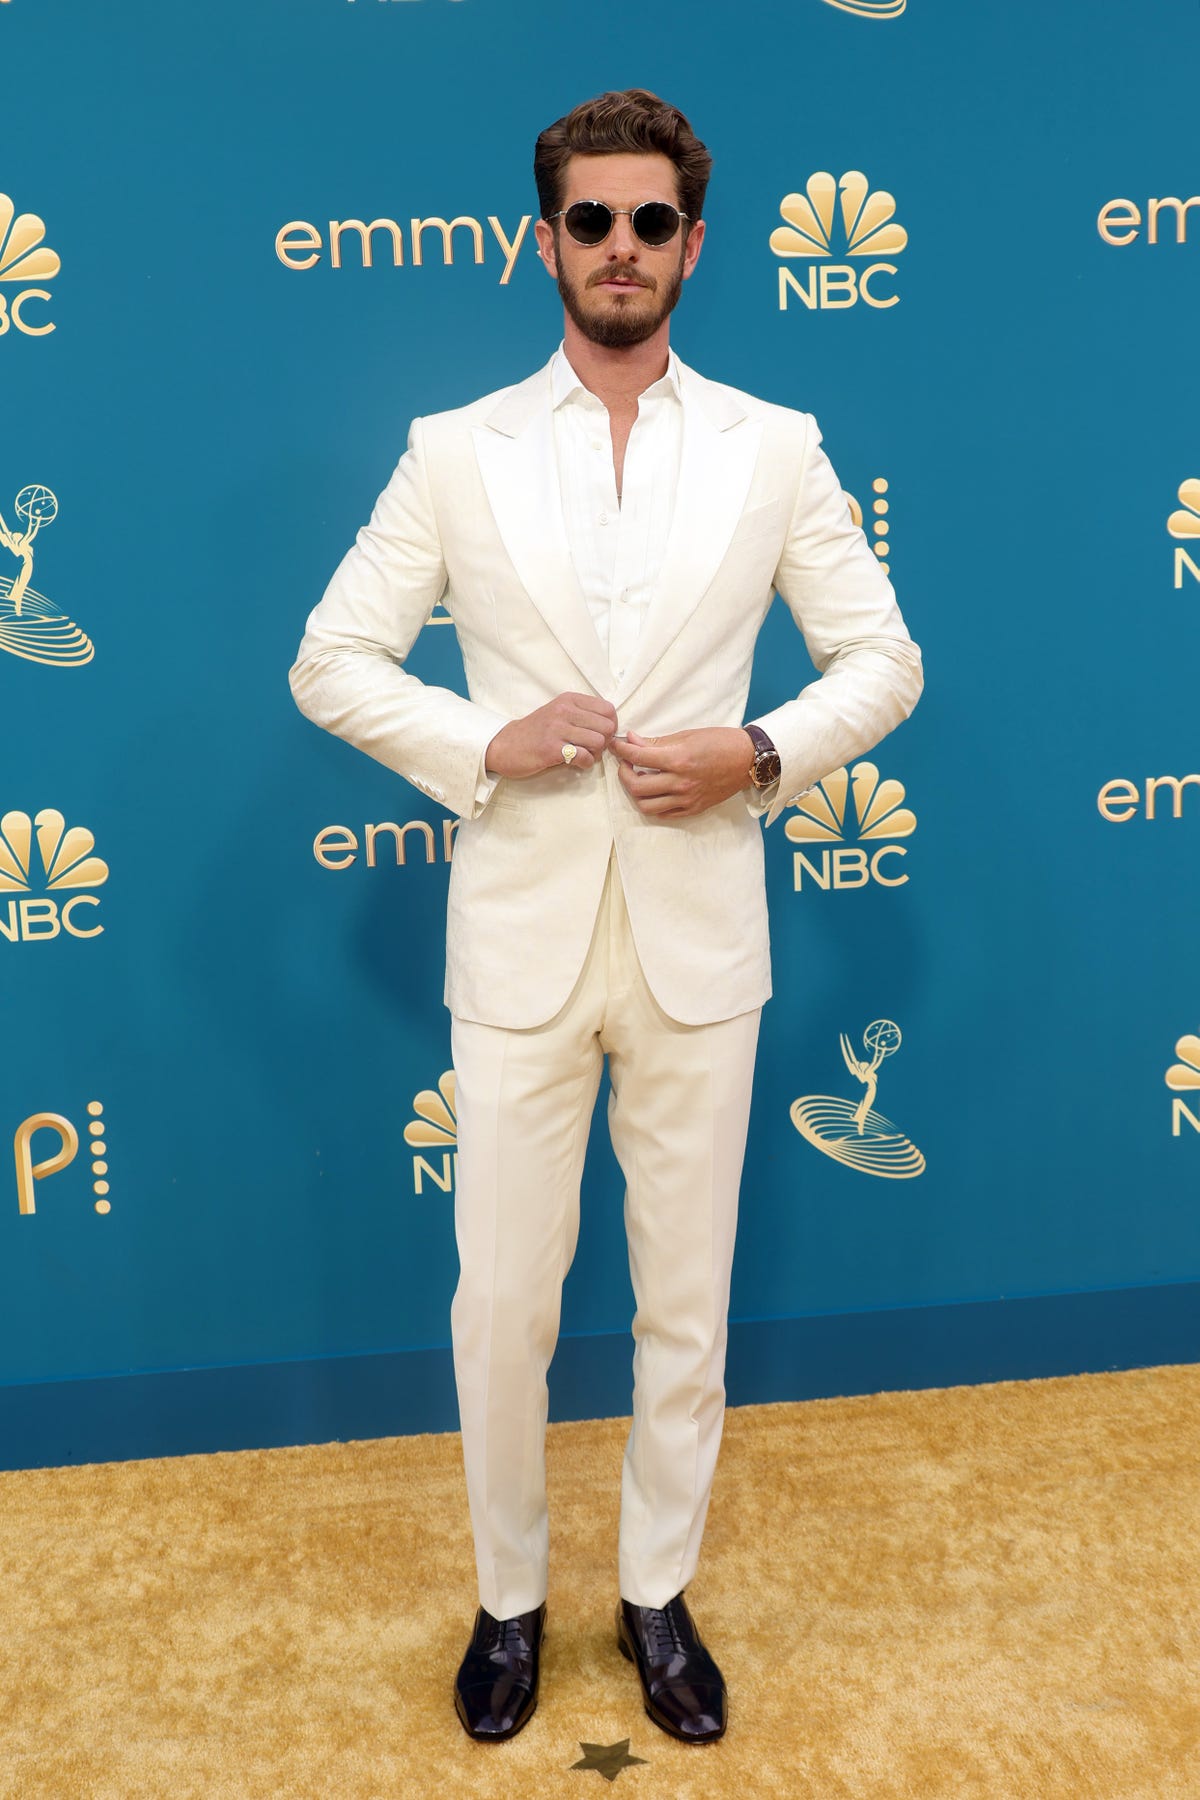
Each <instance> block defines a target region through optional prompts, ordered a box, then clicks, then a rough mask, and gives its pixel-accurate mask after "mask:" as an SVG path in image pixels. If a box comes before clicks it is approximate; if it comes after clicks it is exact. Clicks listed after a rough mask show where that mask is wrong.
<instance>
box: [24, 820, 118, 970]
mask: <svg viewBox="0 0 1200 1800" xmlns="http://www.w3.org/2000/svg"><path fill="white" fill-rule="evenodd" d="M35 833H36V841H37V854H38V862H39V863H40V868H39V869H38V870H37V871H36V873H35V869H34V856H33V848H34V837H35ZM95 847H96V840H95V838H94V837H93V836H92V834H91V832H90V831H87V830H85V829H84V827H83V826H82V825H72V826H71V827H70V828H69V829H68V827H67V822H66V820H65V819H64V818H63V816H62V814H61V813H60V812H55V811H54V810H53V808H51V807H46V808H44V809H43V810H42V811H41V812H40V813H38V815H37V817H36V818H35V819H31V818H30V817H29V814H28V813H23V812H8V813H5V815H4V817H3V818H2V819H0V938H7V939H8V942H9V943H10V944H17V943H38V942H41V941H45V940H48V939H50V938H56V937H57V936H58V935H59V933H60V932H63V931H65V932H66V933H67V935H68V936H69V937H75V938H94V937H99V936H100V933H101V932H102V931H103V930H104V927H103V925H101V924H100V923H99V921H98V919H97V918H96V909H97V908H98V907H99V905H100V902H99V900H98V899H97V898H96V896H95V894H94V893H92V892H91V891H90V890H91V889H93V888H98V887H102V886H103V884H104V883H105V882H106V881H107V880H108V864H107V863H106V862H103V861H101V859H100V857H98V856H93V855H92V851H93V850H94V849H95ZM34 887H38V888H45V889H48V890H51V892H50V893H49V894H47V896H46V897H45V898H42V899H34V898H32V897H30V896H31V895H32V890H33V889H34ZM69 888H73V889H76V890H78V889H87V890H89V891H88V892H75V893H73V894H72V895H71V898H70V899H69V900H67V899H63V898H62V894H63V892H64V891H65V890H66V889H69ZM5 894H21V895H23V896H26V897H24V898H22V899H19V900H16V899H11V900H7V901H6V900H5V898H4V896H5ZM5 909H7V911H6V910H5Z"/></svg>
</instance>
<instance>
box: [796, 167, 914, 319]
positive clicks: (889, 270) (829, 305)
mask: <svg viewBox="0 0 1200 1800" xmlns="http://www.w3.org/2000/svg"><path fill="white" fill-rule="evenodd" d="M839 201H840V206H838V204H837V203H838V202H839ZM835 206H836V207H837V212H838V213H839V214H840V219H841V225H840V229H839V226H838V224H837V223H836V218H835ZM779 210H780V213H781V214H782V215H783V219H784V223H783V224H782V225H777V226H776V227H775V230H774V231H773V232H772V233H771V248H772V250H773V251H774V252H775V254H776V256H779V257H784V258H787V259H788V260H789V261H791V260H793V259H797V258H804V259H808V260H806V261H804V262H802V263H801V264H800V267H801V268H803V270H804V274H803V276H801V275H799V274H796V273H794V272H793V270H792V269H791V268H789V267H787V266H786V264H782V265H781V266H780V269H779V310H780V312H786V311H787V309H788V300H789V297H790V296H795V298H796V299H798V300H799V301H800V302H801V304H802V305H804V306H805V307H807V308H808V310H809V311H810V312H815V311H822V310H824V311H833V310H835V309H837V308H840V307H846V306H854V305H855V304H856V303H857V302H858V301H859V300H862V301H864V302H865V303H866V305H867V306H871V307H874V308H875V309H876V310H877V311H883V310H885V309H886V308H887V307H889V306H895V305H896V304H897V302H898V301H899V299H900V296H899V294H897V293H895V292H894V291H892V289H891V286H890V283H891V280H892V278H894V276H895V275H896V273H897V270H896V265H895V263H892V262H884V261H881V260H880V259H881V258H883V257H886V256H898V255H899V254H900V252H901V251H902V250H903V249H904V247H905V245H906V244H907V243H908V233H907V231H905V229H904V227H903V226H902V225H899V224H897V223H896V219H895V212H896V202H895V199H894V198H893V196H892V195H891V194H888V193H885V192H884V191H883V189H882V188H877V189H876V190H875V192H874V193H872V192H871V189H870V187H869V185H868V182H867V178H866V176H865V175H864V174H862V173H861V171H860V170H858V169H849V170H847V172H846V173H845V174H844V175H843V176H841V177H840V179H837V180H835V179H834V177H833V176H832V175H830V174H829V173H828V171H827V170H823V169H822V170H819V171H818V172H817V174H815V175H810V176H809V178H808V184H807V187H806V189H805V191H804V193H803V194H787V195H785V196H784V198H783V200H782V201H781V203H780V207H779ZM835 239H837V240H838V248H839V249H840V250H841V252H842V253H843V254H844V255H845V256H852V257H857V258H861V259H862V261H861V262H860V263H854V264H852V263H848V262H836V261H834V260H832V259H833V257H834V255H835V247H834V246H835ZM826 258H828V259H830V260H828V261H826V260H825V259H826ZM867 258H871V259H873V260H871V261H867V260H866V259H867Z"/></svg>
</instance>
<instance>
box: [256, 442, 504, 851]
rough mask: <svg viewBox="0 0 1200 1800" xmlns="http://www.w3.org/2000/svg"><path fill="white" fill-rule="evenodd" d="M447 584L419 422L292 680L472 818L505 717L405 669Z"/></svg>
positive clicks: (487, 790)
mask: <svg viewBox="0 0 1200 1800" xmlns="http://www.w3.org/2000/svg"><path fill="white" fill-rule="evenodd" d="M446 588H447V581H446V566H445V562H444V560H443V557H442V546H441V540H440V537H439V533H438V528H437V520H436V517H435V513H434V507H433V500H432V496H431V494H430V489H429V479H428V473H427V470H426V465H425V456H424V446H423V439H422V431H421V420H420V419H417V420H414V422H413V426H412V430H411V431H410V433H409V438H408V449H407V451H406V452H405V454H404V455H403V456H402V457H401V459H400V461H399V463H398V464H397V466H396V469H395V472H394V474H393V475H392V478H391V480H390V481H389V482H388V484H387V487H386V488H385V489H384V490H383V493H382V494H380V496H379V499H378V500H377V501H376V503H375V510H374V512H373V513H372V515H371V519H370V523H369V524H367V525H364V526H363V528H362V530H361V531H360V532H359V533H358V536H357V538H356V539H355V542H354V544H353V545H352V546H351V548H350V549H349V550H348V551H347V552H346V555H345V556H344V557H343V559H342V561H341V563H340V564H339V566H338V568H337V569H336V571H335V572H334V575H333V579H332V580H331V581H330V583H329V586H328V587H327V588H326V590H325V593H324V595H323V597H322V599H321V600H320V602H319V603H318V605H317V606H316V607H314V609H313V611H312V612H311V614H310V615H309V619H308V624H307V626H306V629H305V633H304V637H303V640H302V642H301V644H300V649H299V652H298V654H297V657H296V661H295V663H294V665H293V667H292V670H291V673H290V675H289V681H290V683H291V689H292V694H293V696H294V697H295V701H296V704H297V706H298V707H299V708H300V710H301V712H302V713H304V714H305V715H306V717H308V718H310V719H312V720H313V722H314V723H315V724H317V725H320V726H323V727H324V729H325V730H326V731H332V732H333V733H334V734H335V735H336V736H338V737H341V738H345V740H346V742H347V743H349V744H354V745H355V746H356V748H357V749H359V750H365V751H366V753H367V755H368V756H373V757H375V759H376V761H378V762H381V763H384V764H385V765H386V766H387V767H388V768H389V769H394V770H395V771H396V773H397V774H399V775H403V776H404V777H405V778H406V780H408V781H411V782H412V784H413V786H414V787H417V788H419V789H420V790H421V792H422V793H423V794H428V795H430V797H431V798H432V799H434V800H438V801H441V803H442V804H443V805H445V806H448V807H449V808H450V809H451V810H452V811H453V812H456V813H459V814H461V815H462V816H463V817H465V818H472V817H474V815H475V813H476V812H478V811H479V810H480V809H481V808H482V806H483V805H485V804H486V801H487V799H488V798H489V797H490V794H491V791H492V789H493V787H494V785H495V783H494V782H490V781H489V780H488V778H487V777H486V776H485V774H484V755H485V752H486V750H487V747H488V745H489V744H490V742H491V741H492V739H493V738H494V737H495V735H496V733H497V732H498V731H499V730H500V728H501V726H502V725H505V724H507V722H508V721H507V720H506V719H505V718H504V717H503V716H501V715H500V714H499V713H494V712H492V711H490V710H489V709H488V708H487V707H483V706H478V705H476V704H475V702H474V701H471V700H468V699H465V698H464V697H463V695H461V694H456V693H454V692H453V691H452V690H451V689H449V688H442V687H430V686H427V685H426V684H425V683H424V682H422V681H419V680H418V679H417V677H416V676H415V675H411V674H410V673H409V672H408V670H407V669H406V668H405V667H404V662H405V659H406V657H407V656H408V653H409V651H410V650H411V649H412V646H413V644H414V643H415V641H416V638H417V634H418V632H419V631H420V629H421V627H422V625H424V623H425V621H426V620H427V619H428V617H429V615H430V613H431V612H432V611H433V608H434V607H435V606H436V605H437V603H438V601H439V600H441V599H442V598H443V597H444V595H445V593H446Z"/></svg>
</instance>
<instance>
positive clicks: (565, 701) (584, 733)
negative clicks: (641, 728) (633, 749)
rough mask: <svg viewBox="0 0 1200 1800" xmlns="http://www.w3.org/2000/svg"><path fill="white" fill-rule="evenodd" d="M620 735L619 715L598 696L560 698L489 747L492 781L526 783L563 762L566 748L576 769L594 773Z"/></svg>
mask: <svg viewBox="0 0 1200 1800" xmlns="http://www.w3.org/2000/svg"><path fill="white" fill-rule="evenodd" d="M616 729H617V715H616V711H615V709H614V708H613V707H611V706H610V705H609V703H608V701H607V700H601V699H599V698H598V697H597V696H596V695H595V694H559V695H558V696H557V698H556V699H554V700H550V701H547V703H546V705H545V706H539V707H538V709H537V711H536V712H531V713H527V714H526V715H525V717H524V718H523V719H511V720H510V721H509V723H508V724H507V725H505V726H504V727H503V729H502V730H500V731H498V732H497V733H496V735H495V737H494V738H493V739H492V741H491V743H490V744H489V745H488V747H487V755H486V757H485V758H484V766H485V768H486V769H487V772H488V774H489V775H507V776H508V778H509V779H510V780H511V781H525V780H526V779H527V778H528V777H529V776H530V775H541V774H542V773H543V772H544V771H545V770H546V769H554V768H557V767H559V766H560V765H561V763H562V760H563V745H564V744H574V746H575V751H576V754H575V756H574V757H573V758H572V761H571V767H572V768H573V769H590V768H592V767H593V765H594V764H595V763H596V762H597V761H598V760H599V758H600V757H601V756H603V754H604V752H605V751H606V750H607V749H608V746H609V744H610V743H611V742H612V739H613V735H614V733H615V732H616Z"/></svg>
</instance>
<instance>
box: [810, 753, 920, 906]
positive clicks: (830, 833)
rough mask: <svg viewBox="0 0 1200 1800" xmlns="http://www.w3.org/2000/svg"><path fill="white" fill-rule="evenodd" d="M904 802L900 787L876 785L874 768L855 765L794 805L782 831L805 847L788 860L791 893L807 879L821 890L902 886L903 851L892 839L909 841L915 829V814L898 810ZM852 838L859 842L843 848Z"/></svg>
mask: <svg viewBox="0 0 1200 1800" xmlns="http://www.w3.org/2000/svg"><path fill="white" fill-rule="evenodd" d="M904 797H905V796H904V788H903V786H902V784H901V783H900V782H898V781H881V780H880V779H879V770H878V769H877V768H876V767H875V764H874V763H869V762H860V763H855V765H854V768H853V769H852V770H850V771H847V770H845V769H835V770H834V772H833V774H832V775H826V776H825V778H824V780H823V781H819V782H818V783H817V785H816V787H815V788H810V789H809V791H808V793H807V794H801V796H800V798H799V799H798V800H794V801H793V802H792V806H793V807H794V808H795V812H796V816H795V817H794V818H791V819H789V820H788V822H787V824H786V826H785V827H784V830H785V831H786V833H787V836H788V837H789V838H790V839H791V841H792V843H793V844H803V845H804V849H802V850H797V851H795V852H794V855H793V862H792V867H793V876H792V879H793V884H794V886H795V890H796V892H797V893H801V892H802V891H803V888H804V880H805V877H806V876H807V877H808V880H809V883H810V885H812V886H815V887H819V888H824V889H825V890H826V891H828V890H829V889H830V888H838V889H840V888H862V887H866V886H868V884H870V883H872V882H875V883H877V884H878V885H879V886H880V887H889V888H895V887H903V886H904V884H905V882H906V881H907V880H908V873H907V871H906V870H905V869H904V868H903V867H902V864H901V861H900V859H901V858H903V857H904V856H906V855H907V851H906V849H905V846H904V845H903V844H897V843H895V842H893V841H892V840H894V839H895V838H904V837H911V836H912V834H913V832H914V831H915V830H916V828H917V815H916V814H915V813H914V812H912V811H910V810H909V808H908V807H906V806H904V805H903V801H904ZM851 801H852V802H853V816H852V817H848V814H849V812H850V803H851ZM851 837H855V838H857V839H858V842H857V843H847V841H846V840H847V839H848V838H851Z"/></svg>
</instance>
